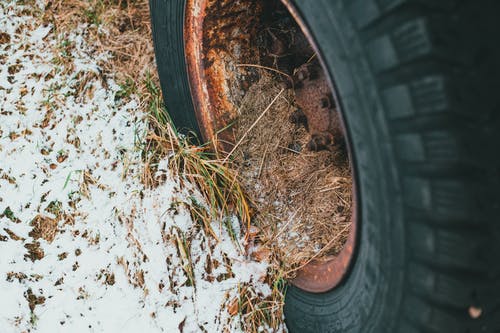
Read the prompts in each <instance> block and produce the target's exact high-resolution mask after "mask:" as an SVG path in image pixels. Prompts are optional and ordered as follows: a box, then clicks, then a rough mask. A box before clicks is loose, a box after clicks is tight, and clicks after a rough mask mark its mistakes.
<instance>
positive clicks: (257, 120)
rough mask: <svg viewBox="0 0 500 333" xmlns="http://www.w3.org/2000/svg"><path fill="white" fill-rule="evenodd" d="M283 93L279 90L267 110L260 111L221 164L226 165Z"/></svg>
mask: <svg viewBox="0 0 500 333" xmlns="http://www.w3.org/2000/svg"><path fill="white" fill-rule="evenodd" d="M283 91H285V89H281V90H280V92H279V93H278V95H276V97H274V99H273V100H272V101H271V103H269V105H268V106H267V108H266V109H265V110H264V111H262V113H261V114H260V116H259V118H257V119H256V120H255V121H254V123H253V124H252V126H250V127H249V128H248V129H247V131H246V132H245V134H243V136H242V137H241V139H240V140H239V141H238V143H236V145H234V147H233V149H231V151H230V152H229V154H227V156H226V157H225V158H224V160H223V161H222V163H223V164H224V163H226V162H227V160H228V159H229V157H231V155H232V154H233V153H234V151H235V150H236V149H237V148H238V147H239V146H240V145H241V143H242V142H243V140H245V138H246V137H247V135H248V133H250V131H251V130H252V129H253V128H254V127H255V125H257V123H258V122H259V121H260V120H261V119H262V117H264V116H265V115H266V113H267V111H269V109H270V108H271V106H273V104H274V102H276V100H277V99H278V98H279V97H280V95H281V94H282V93H283Z"/></svg>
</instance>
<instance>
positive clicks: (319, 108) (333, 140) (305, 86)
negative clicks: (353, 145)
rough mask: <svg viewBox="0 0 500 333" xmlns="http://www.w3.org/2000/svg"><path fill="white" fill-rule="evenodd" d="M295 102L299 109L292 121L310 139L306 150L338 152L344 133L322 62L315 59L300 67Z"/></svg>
mask: <svg viewBox="0 0 500 333" xmlns="http://www.w3.org/2000/svg"><path fill="white" fill-rule="evenodd" d="M293 87H294V90H295V102H296V104H297V105H298V106H299V107H300V110H299V111H296V112H295V113H294V114H293V115H292V117H291V118H292V119H291V120H292V121H293V122H295V123H302V124H303V125H304V126H305V127H306V129H307V131H308V132H309V135H310V136H311V140H310V141H309V143H308V144H307V148H309V149H310V150H314V151H319V150H330V151H333V150H335V149H339V148H340V146H339V144H341V143H343V140H344V139H343V137H344V135H343V130H342V126H341V123H340V117H339V113H338V111H337V110H336V107H335V101H334V99H333V95H332V93H331V89H330V86H329V85H328V82H327V80H326V78H325V74H324V71H323V69H322V68H321V65H320V64H319V62H318V61H317V60H316V59H314V60H312V61H310V62H308V63H305V64H303V65H302V66H300V67H299V68H298V69H297V70H296V71H295V73H294V75H293Z"/></svg>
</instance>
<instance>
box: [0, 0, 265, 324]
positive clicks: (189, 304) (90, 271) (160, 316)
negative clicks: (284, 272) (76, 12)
mask: <svg viewBox="0 0 500 333" xmlns="http://www.w3.org/2000/svg"><path fill="white" fill-rule="evenodd" d="M28 9H29V8H28ZM31 9H32V8H31ZM85 36H86V26H84V25H83V26H81V27H80V28H79V29H77V30H75V31H73V32H72V33H71V34H69V35H57V34H56V33H55V32H54V29H53V28H52V27H51V26H50V25H48V26H44V25H42V23H41V22H40V21H39V20H37V19H35V18H34V17H32V16H31V15H30V14H29V10H26V8H25V7H23V6H21V5H19V4H16V2H15V1H10V2H9V1H5V0H2V1H1V2H0V112H1V115H0V292H1V297H0V332H2V333H3V332H33V331H35V332H139V331H142V332H161V331H164V332H177V331H181V332H210V333H212V332H226V331H227V332H229V331H230V332H234V331H238V330H239V329H240V325H239V320H240V319H241V318H240V317H239V316H238V315H237V314H236V315H234V313H233V316H231V315H230V314H229V311H228V308H229V307H230V304H231V302H234V300H235V299H236V297H237V295H238V286H239V285H241V284H243V283H245V284H246V285H250V286H251V287H252V288H253V289H254V291H255V293H257V294H260V295H263V296H265V295H267V294H268V293H270V292H271V290H270V288H269V286H268V285H266V284H263V283H261V282H259V279H261V278H262V277H263V276H264V275H265V274H266V268H267V267H266V264H265V263H258V262H253V261H249V260H247V259H246V258H245V256H244V255H243V254H242V253H241V252H240V251H239V250H238V246H236V244H235V243H234V242H232V241H231V240H230V238H229V236H228V235H227V233H226V231H225V230H224V229H223V228H221V227H220V223H218V221H214V222H213V228H214V230H216V232H217V234H218V237H219V241H218V242H217V241H216V240H215V239H213V238H211V237H208V236H206V235H205V234H204V232H203V230H202V228H201V227H200V226H199V225H197V224H196V223H194V222H193V221H192V219H191V217H190V214H189V211H188V209H187V205H186V204H185V202H188V201H189V200H190V198H191V197H193V196H194V197H195V198H198V199H197V200H200V199H199V196H198V194H197V193H196V191H195V190H194V188H190V187H189V186H182V187H181V186H180V183H179V181H178V179H177V178H176V176H175V175H173V174H172V173H171V172H170V171H169V170H168V169H167V167H166V165H167V163H166V161H164V162H163V163H161V164H162V165H164V166H163V167H161V166H160V171H159V172H158V174H157V175H156V176H157V177H160V178H161V179H164V181H163V183H162V184H161V185H160V186H159V187H158V188H156V189H153V190H148V189H145V188H144V186H143V185H142V183H141V181H140V176H141V172H142V168H141V149H142V146H141V143H142V140H143V138H144V136H145V134H146V129H147V123H146V117H145V115H144V114H141V113H140V112H139V111H138V100H137V98H135V97H132V98H131V99H130V100H127V102H123V101H122V100H121V99H119V98H116V96H117V93H119V91H120V87H119V86H118V85H117V84H116V83H115V82H114V81H113V78H112V77H104V76H103V75H102V74H101V71H100V69H99V68H98V67H97V65H96V63H98V61H106V59H107V57H108V56H107V55H106V54H98V53H96V51H95V50H93V49H92V48H91V47H90V46H89V45H87V44H86V39H85ZM67 46H71V47H67ZM68 50H69V51H68ZM68 62H69V63H70V64H69V65H68ZM68 68H70V69H71V70H68ZM233 224H234V227H235V228H236V229H238V221H236V220H234V221H233Z"/></svg>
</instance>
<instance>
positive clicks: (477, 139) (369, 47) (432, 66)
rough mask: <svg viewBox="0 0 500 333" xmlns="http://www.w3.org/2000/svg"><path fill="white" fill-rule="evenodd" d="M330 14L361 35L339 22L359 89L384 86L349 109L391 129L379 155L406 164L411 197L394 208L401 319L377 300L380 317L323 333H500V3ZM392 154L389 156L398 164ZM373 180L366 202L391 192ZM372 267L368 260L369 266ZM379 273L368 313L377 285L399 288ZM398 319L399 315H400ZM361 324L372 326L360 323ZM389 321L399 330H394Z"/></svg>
mask: <svg viewBox="0 0 500 333" xmlns="http://www.w3.org/2000/svg"><path fill="white" fill-rule="evenodd" d="M296 2H297V3H298V5H299V7H301V8H303V10H304V11H307V9H308V8H309V7H307V5H306V4H305V2H306V1H300V0H297V1H296ZM325 7H328V6H325ZM329 8H330V9H331V10H332V11H337V12H340V13H341V14H339V15H338V16H336V18H337V19H339V20H342V18H340V16H342V14H343V13H347V14H348V15H347V16H348V17H349V20H350V22H351V25H352V26H353V27H354V28H353V30H354V33H351V32H350V31H349V29H348V28H347V27H348V26H349V24H347V23H346V22H345V21H342V22H339V24H338V25H339V26H342V27H343V29H344V32H343V33H344V34H345V39H346V40H347V41H348V42H346V43H345V44H344V47H346V48H347V46H345V45H349V48H350V49H352V50H350V54H349V52H346V53H345V54H342V55H343V56H344V57H345V56H346V54H349V57H350V59H351V61H352V64H353V66H355V67H356V69H355V70H353V71H352V72H353V73H355V74H357V75H356V79H357V80H358V83H360V85H361V86H362V85H363V84H368V85H369V84H370V80H373V81H372V82H374V84H375V86H376V87H377V88H378V89H377V93H376V95H377V96H378V98H379V99H378V100H377V96H374V95H373V94H372V95H368V94H366V95H365V100H364V101H362V102H359V101H358V102H353V101H352V99H353V97H352V96H348V101H347V103H346V101H345V100H344V101H343V106H344V109H346V110H356V109H358V110H359V109H360V108H362V107H363V106H362V105H361V103H363V102H365V103H366V105H364V107H365V108H370V107H371V108H372V109H373V111H372V113H371V114H369V117H371V118H370V119H369V120H368V121H369V122H371V123H372V124H373V125H372V128H373V126H379V125H380V124H381V125H382V127H383V126H386V127H385V129H386V130H387V137H384V136H383V135H382V134H380V135H379V137H380V138H381V142H380V144H379V146H380V147H383V148H380V151H384V149H385V148H386V147H390V149H391V150H392V153H393V154H394V156H395V160H394V162H387V163H388V164H389V170H387V174H386V175H385V176H384V177H386V179H390V180H391V182H392V184H391V185H393V186H394V187H395V188H397V187H398V185H399V186H400V195H399V194H398V195H394V196H393V197H392V198H391V200H392V201H391V202H390V203H387V204H388V205H396V206H397V205H399V204H400V205H401V206H402V207H403V216H402V217H401V218H402V219H403V220H404V221H405V223H404V228H405V230H404V236H403V237H404V239H405V240H406V241H403V242H404V243H405V244H406V246H405V250H404V251H405V252H404V253H403V254H402V255H404V256H405V258H406V259H405V260H404V262H405V264H404V267H401V270H402V271H404V272H405V273H404V282H403V284H404V292H403V297H402V300H401V303H398V301H397V299H394V300H393V302H394V303H393V304H392V305H391V306H389V307H392V309H382V310H381V309H380V308H381V307H383V304H384V300H381V299H377V300H372V301H371V302H374V304H377V305H376V306H374V307H373V308H372V309H371V310H370V309H366V308H365V309H363V311H360V312H355V313H352V312H349V311H351V310H348V309H350V306H349V304H347V305H344V306H343V307H335V309H336V312H335V314H332V316H338V317H340V318H342V316H346V318H348V319H345V320H344V321H343V324H341V325H340V326H339V327H341V328H342V329H338V330H334V329H326V327H327V326H321V327H325V330H318V331H325V332H344V331H349V332H351V331H352V332H357V331H363V332H364V331H369V330H371V331H373V332H410V333H411V332H415V333H416V332H422V333H423V332H431V333H432V332H435V333H438V332H439V333H441V332H463V333H465V332H469V333H472V332H500V319H498V318H500V282H499V281H500V265H499V264H498V263H497V261H498V258H499V257H500V245H498V244H497V243H500V242H499V241H498V240H499V239H500V238H499V237H500V223H499V221H500V220H499V219H498V216H500V191H499V190H498V189H499V188H500V157H499V155H500V154H496V153H494V152H495V151H498V147H495V144H494V142H496V143H497V144H498V143H499V142H500V135H499V133H500V115H499V114H500V112H499V110H498V105H500V103H499V101H498V98H497V97H496V96H497V95H498V93H496V92H495V91H494V89H492V87H494V86H497V87H498V86H499V85H498V84H499V83H500V80H498V79H497V76H493V75H491V74H488V71H491V73H495V74H498V75H500V71H499V69H498V60H495V59H500V48H499V47H498V46H496V47H492V46H491V45H490V44H491V42H490V41H492V40H494V39H495V36H496V33H495V32H494V31H495V29H496V28H498V25H497V24H496V25H495V24H493V23H492V22H494V21H495V18H494V15H493V14H491V12H495V9H496V10H500V4H499V3H498V2H496V3H495V2H494V1H492V0H491V1H490V0H487V1H484V2H477V1H472V0H463V1H460V0H445V1H432V0H345V1H336V2H335V5H329ZM323 10H324V9H323ZM324 27H325V24H323V28H324ZM495 27H496V28H495ZM323 38H324V37H323ZM325 41H326V39H325ZM358 43H359V44H360V45H361V51H359V50H358V49H357V48H356V45H358ZM337 51H338V52H341V51H339V50H337ZM325 53H326V54H327V55H328V52H325ZM478 59H481V65H478V63H479V61H478ZM363 61H366V64H367V65H368V66H369V67H368V68H369V72H370V74H369V75H368V74H367V73H366V71H364V68H363V66H364V64H363ZM484 62H486V63H487V64H485V63H484ZM336 65H337V66H336V67H337V70H338V68H339V65H338V63H336ZM334 74H335V72H334ZM334 76H335V75H334ZM478 87H480V88H478ZM367 96H369V97H368V98H366V97H367ZM342 97H344V96H342ZM379 103H380V104H379ZM360 105H361V107H360ZM495 110H496V111H495ZM353 113H355V112H353ZM367 114H368V113H367ZM356 117H357V116H354V115H349V116H348V117H346V118H347V123H348V128H349V129H350V133H351V134H352V135H353V136H355V135H354V134H356V133H361V136H362V137H363V138H365V139H366V138H367V137H370V135H369V134H366V130H367V128H366V127H365V128H364V129H359V128H358V126H360V127H362V126H361V125H360V122H361V120H359V119H357V118H356ZM377 124H379V125H377ZM382 127H381V128H382ZM494 129H496V131H495V130H494ZM363 131H365V133H364V134H363ZM353 133H354V134H353ZM370 134H371V135H372V137H373V133H370ZM352 144H353V146H354V147H355V148H356V149H361V150H362V149H363V148H362V147H363V145H366V142H363V140H362V139H358V138H356V137H354V138H353V143H352ZM497 144H496V145H497ZM368 149H373V148H368ZM388 155H389V154H388ZM388 155H384V158H387V159H390V157H389V156H388ZM365 157H366V156H364V153H363V152H359V151H358V158H359V160H360V161H361V162H359V163H360V164H359V165H358V168H359V169H361V170H369V169H372V170H373V169H375V168H376V167H377V166H376V165H375V161H373V159H372V161H373V162H372V163H373V165H367V164H365V163H364V161H365ZM391 163H394V164H392V165H391ZM373 173H375V174H376V172H373ZM363 176H364V175H360V180H359V183H360V184H361V186H363V187H364V189H365V190H366V191H367V192H371V191H373V187H374V186H380V187H383V186H384V184H382V183H378V185H374V184H370V182H368V181H367V180H366V178H369V177H363ZM372 176H373V175H372ZM375 177H377V175H375ZM365 181H366V182H365ZM391 185H387V186H391ZM398 198H399V199H401V202H398ZM362 200H363V198H362ZM368 200H371V198H368ZM370 206H371V204H364V206H363V208H364V209H365V211H363V215H364V216H375V215H376V211H373V210H372V209H373V207H372V208H370ZM378 208H379V209H384V207H383V206H379V207H378ZM387 219H390V217H387ZM364 231H365V235H366V236H365V237H366V239H376V238H377V237H378V236H377V235H379V234H380V232H381V231H380V230H377V227H374V226H373V225H372V224H370V225H369V226H366V230H364ZM389 232H391V233H394V234H397V232H396V231H393V230H390V231H389ZM390 237H394V236H392V235H390ZM363 246H365V245H363ZM366 247H367V249H366V251H367V252H368V253H371V252H373V251H378V252H381V255H382V256H384V255H389V253H387V252H386V253H384V252H383V251H384V250H385V248H384V247H383V246H382V247H381V248H377V247H374V246H372V245H371V244H368V245H366ZM361 252H363V251H361ZM390 255H391V256H393V255H395V254H394V253H391V254H390ZM360 256H361V253H360ZM365 259H366V258H358V260H360V261H363V262H364V263H366V262H365V261H364V260H365ZM371 260H375V259H373V258H372V259H371ZM388 269H389V270H393V271H395V270H394V268H388ZM382 272H383V271H382ZM380 273H381V272H380V271H377V268H374V269H372V274H371V278H368V277H367V276H365V280H364V281H365V285H364V284H363V283H361V282H358V283H360V284H359V285H358V288H359V289H361V291H353V292H352V293H351V295H350V297H351V298H352V299H355V300H356V301H357V302H358V307H359V303H365V302H366V303H370V299H369V297H371V296H370V295H369V294H367V292H366V290H369V288H373V285H371V284H370V283H369V282H368V281H375V280H377V279H378V280H379V281H383V279H389V278H390V277H389V273H387V275H386V274H384V273H382V275H381V274H380ZM354 275H355V274H354V273H353V276H351V277H350V278H351V279H353V280H354V279H356V278H357V275H356V276H354ZM367 275H369V274H367ZM380 279H382V280H380ZM296 293H300V291H296V290H293V291H292V297H294V295H295V294H296ZM334 294H335V291H333V292H332V295H334ZM360 295H366V297H368V298H367V299H363V297H362V296H360ZM331 297H332V298H333V297H334V296H331ZM316 298H318V299H321V301H317V302H323V303H315V302H314V296H309V297H306V299H307V301H308V302H309V303H310V304H311V306H314V305H313V304H324V302H327V300H329V298H328V296H325V297H321V298H320V297H316ZM332 304H334V303H332ZM331 306H332V308H333V307H334V306H333V305H331ZM365 306H366V305H365ZM470 306H475V307H478V308H481V309H482V311H483V313H482V315H481V316H480V317H479V318H477V319H473V318H471V317H470V316H469V314H468V309H469V307H470ZM332 311H333V310H332ZM370 312H371V314H370ZM384 312H385V313H384ZM389 312H392V313H393V314H394V313H397V314H396V315H394V316H393V317H391V315H390V314H387V313H389ZM353 317H354V318H357V320H360V321H362V322H371V324H367V326H365V327H364V328H360V327H359V326H358V327H357V326H352V325H349V324H348V323H352V322H353V320H352V318H353ZM388 318H393V319H394V320H396V322H395V325H394V326H390V323H391V319H388ZM323 320H324V319H323ZM354 321H355V320H354ZM377 322H379V324H378V326H377V324H376V323H377ZM384 324H385V327H384ZM303 329H307V328H306V326H304V327H303Z"/></svg>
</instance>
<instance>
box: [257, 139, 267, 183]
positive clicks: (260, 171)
mask: <svg viewBox="0 0 500 333" xmlns="http://www.w3.org/2000/svg"><path fill="white" fill-rule="evenodd" d="M267 148H269V146H267V145H266V149H265V150H264V154H263V155H262V161H260V166H259V173H258V174H257V178H260V174H261V173H262V167H263V166H264V161H265V160H266V154H267Z"/></svg>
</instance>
